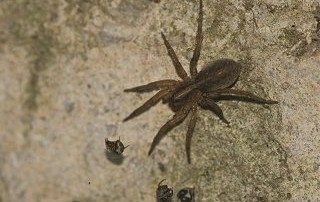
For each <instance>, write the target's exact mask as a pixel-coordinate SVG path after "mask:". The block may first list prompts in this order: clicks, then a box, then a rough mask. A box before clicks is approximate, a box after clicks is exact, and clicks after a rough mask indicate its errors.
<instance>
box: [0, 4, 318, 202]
mask: <svg viewBox="0 0 320 202" xmlns="http://www.w3.org/2000/svg"><path fill="white" fill-rule="evenodd" d="M319 6H320V2H319V1H317V0H292V1H279V0H259V1H253V0H228V1H225V0H214V1H211V0H204V9H205V16H204V18H205V22H204V34H205V38H204V45H203V50H202V55H201V58H200V60H201V61H200V66H203V65H204V64H205V63H207V62H209V61H212V60H215V59H218V58H222V57H224V58H232V59H234V60H237V61H240V62H241V63H242V64H243V66H244V69H243V72H242V74H241V78H240V80H239V82H238V84H237V85H236V88H238V89H246V90H249V91H251V92H254V93H256V94H258V95H261V96H263V97H269V98H272V99H276V100H278V101H279V102H280V103H279V104H278V105H273V106H260V105H254V104H247V103H238V102H222V103H221V107H222V108H223V110H224V112H225V116H226V117H227V119H229V121H230V122H231V125H230V127H228V126H226V125H225V124H223V123H222V122H221V121H219V120H218V119H217V118H216V117H214V116H213V115H212V114H211V113H209V112H207V111H201V113H200V116H199V117H200V118H199V121H198V123H197V126H196V130H195V133H194V138H193V144H192V161H193V163H192V164H191V165H188V164H187V163H186V158H185V150H184V138H185V137H184V135H185V132H186V124H185V123H184V124H182V125H181V126H179V127H177V128H176V129H175V130H173V131H172V132H171V133H170V134H169V135H168V136H167V137H166V138H165V139H164V140H163V141H162V142H161V144H160V145H159V146H158V147H157V149H156V151H155V152H154V154H153V155H152V156H151V157H148V156H147V151H148V149H149V146H150V143H151V141H152V138H153V136H154V135H155V133H156V132H157V131H158V129H159V127H160V126H161V125H162V124H163V123H164V122H165V121H166V120H167V119H168V118H169V117H170V116H171V115H172V112H170V111H169V109H168V107H167V106H164V105H161V104H159V105H158V106H157V107H154V108H152V109H151V110H150V111H148V112H146V113H145V114H143V115H141V116H139V117H138V118H136V119H134V120H132V121H130V122H127V123H122V119H123V118H124V117H125V116H126V115H127V114H128V113H130V112H131V111H132V110H133V109H134V108H135V107H137V106H139V105H141V104H142V102H143V101H144V100H146V99H147V98H148V97H150V96H151V94H146V95H135V94H125V93H123V89H124V88H126V87H131V86H135V85H138V84H143V83H148V82H151V81H154V80H158V79H160V78H177V76H175V71H174V69H173V66H172V64H171V62H170V60H169V57H168V56H167V54H166V50H165V47H164V45H163V42H162V40H161V37H160V31H163V32H164V33H165V34H166V35H167V37H168V39H169V40H170V42H171V43H172V45H173V46H174V48H175V50H176V52H177V54H178V56H179V58H180V59H181V62H182V64H183V66H185V67H187V65H188V61H189V60H190V58H191V55H192V48H193V43H194V37H195V29H196V18H197V11H198V3H197V1H194V0H184V1H182V0H179V1H169V0H162V1H161V2H160V3H154V2H152V1H148V0H139V1H137V0H86V1H83V0H55V1H51V0H32V1H30V0H15V1H11V0H4V1H0V44H1V46H0V53H1V54H0V113H1V117H0V137H1V141H0V201H4V202H5V201H79V202H82V201H83V202H84V201H126V202H127V201H148V202H149V201H154V195H155V189H156V187H157V183H158V182H159V181H160V180H161V179H163V178H166V179H167V181H166V183H167V184H168V185H169V186H173V188H174V191H175V193H177V191H178V190H179V189H180V188H182V187H184V186H194V187H195V189H196V195H197V201H285V200H291V201H307V200H310V201H319V200H320V132H319V130H320V129H319V127H320V104H319V103H320V73H319V68H320V31H319V29H320V22H319V21H320V7H319ZM119 136H120V137H121V139H122V140H123V142H124V144H125V145H126V144H130V147H129V148H128V149H127V150H126V151H125V158H124V159H123V162H122V163H121V164H120V165H118V164H113V163H112V162H110V161H108V160H107V158H106V156H105V152H104V139H105V138H106V137H108V138H109V139H112V140H114V139H117V138H118V137H119Z"/></svg>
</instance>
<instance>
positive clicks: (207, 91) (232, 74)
mask: <svg viewBox="0 0 320 202" xmlns="http://www.w3.org/2000/svg"><path fill="white" fill-rule="evenodd" d="M199 7H200V8H199V17H198V28H197V34H196V40H195V48H194V52H193V56H192V59H191V61H190V65H189V69H190V75H188V74H187V72H186V71H185V70H184V69H183V67H182V65H181V63H180V62H179V60H178V58H177V55H176V53H175V52H174V50H173V48H172V47H171V45H170V43H169V42H168V40H167V39H166V37H165V35H164V34H163V33H161V36H162V39H163V41H164V44H165V47H166V49H167V52H168V55H169V56H170V58H171V60H172V63H173V65H174V67H175V70H176V73H177V74H178V76H179V77H180V78H181V80H174V79H165V80H159V81H155V82H151V83H149V84H146V85H142V86H137V87H134V88H130V89H126V90H124V91H125V92H137V93H144V92H150V91H154V90H160V91H159V92H158V93H156V94H155V95H154V96H153V97H151V98H150V99H149V100H147V101H146V102H145V103H144V104H143V105H142V106H141V107H139V108H137V109H136V110H134V111H133V112H132V113H131V114H130V115H129V116H128V117H127V118H125V119H124V120H123V121H127V120H129V119H132V118H134V117H136V116H138V115H140V114H142V113H143V112H145V111H147V110H148V109H150V108H151V107H152V106H154V105H156V104H157V103H158V102H160V101H162V102H163V103H165V104H168V105H169V107H170V108H171V109H172V111H173V112H174V113H175V114H174V116H173V117H172V118H171V119H170V120H169V121H168V122H166V123H165V124H164V125H163V126H162V127H161V128H160V130H159V131H158V133H157V134H156V136H155V137H154V139H153V142H152V144H151V147H150V150H149V153H148V154H149V155H150V154H151V153H152V152H153V150H154V149H155V147H156V146H157V145H158V144H159V143H160V141H161V140H162V139H163V138H164V137H165V136H166V135H167V133H168V132H169V131H170V130H172V129H173V128H174V127H176V126H178V125H179V124H181V123H182V122H183V121H184V120H185V119H186V117H187V116H188V114H190V121H189V125H188V130H187V134H186V144H185V147H186V154H187V160H188V162H189V163H191V158H190V149H191V139H192V133H193V131H194V128H195V125H196V122H197V117H198V116H197V111H198V107H200V108H202V109H206V110H210V111H212V112H213V113H214V114H215V115H217V116H218V118H220V119H221V121H223V122H224V123H226V124H229V121H227V120H226V118H225V117H224V115H223V112H222V110H221V108H220V107H219V105H217V103H216V102H218V101H222V100H237V101H246V102H253V103H257V104H276V103H278V102H277V101H273V100H266V99H263V98H260V97H258V96H256V95H254V94H252V93H250V92H247V91H242V90H236V89H232V87H233V86H234V85H235V84H236V82H237V81H238V78H239V76H240V72H241V69H242V67H241V65H240V64H239V63H238V62H236V61H234V60H231V59H219V60H216V61H214V62H211V63H209V64H208V65H206V66H205V67H204V68H203V69H202V70H201V71H199V72H198V70H197V64H198V60H199V57H200V52H201V46H202V41H203V33H202V21H203V4H202V0H200V6H199Z"/></svg>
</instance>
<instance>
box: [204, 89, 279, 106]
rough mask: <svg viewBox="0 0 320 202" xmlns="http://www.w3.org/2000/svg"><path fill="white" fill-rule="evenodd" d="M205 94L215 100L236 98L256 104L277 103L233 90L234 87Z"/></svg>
mask: <svg viewBox="0 0 320 202" xmlns="http://www.w3.org/2000/svg"><path fill="white" fill-rule="evenodd" d="M207 95H208V96H209V97H210V98H212V99H213V100H215V101H220V100H238V101H244V102H253V103H257V104H277V103H278V101H274V100H266V99H263V98H261V97H258V96H256V95H254V94H252V93H250V92H247V91H242V90H235V89H224V90H221V91H216V92H214V93H208V94H207Z"/></svg>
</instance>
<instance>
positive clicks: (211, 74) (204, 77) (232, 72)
mask: <svg viewBox="0 0 320 202" xmlns="http://www.w3.org/2000/svg"><path fill="white" fill-rule="evenodd" d="M240 72H241V65H240V64H239V63H238V62H236V61H234V60H231V59H219V60H216V61H214V62H212V63H209V64H208V65H206V66H205V67H204V68H203V69H202V70H201V71H200V72H199V73H198V74H197V76H196V78H195V84H196V86H197V88H198V89H199V90H201V91H202V92H207V91H213V90H219V89H224V88H228V87H230V86H232V85H233V84H234V83H235V82H236V81H237V79H238V78H239V75H240Z"/></svg>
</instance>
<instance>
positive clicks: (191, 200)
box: [177, 188, 195, 202]
mask: <svg viewBox="0 0 320 202" xmlns="http://www.w3.org/2000/svg"><path fill="white" fill-rule="evenodd" d="M177 197H178V199H179V200H180V201H181V202H195V197H194V188H184V189H181V190H180V191H179V192H178V194H177Z"/></svg>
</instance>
